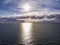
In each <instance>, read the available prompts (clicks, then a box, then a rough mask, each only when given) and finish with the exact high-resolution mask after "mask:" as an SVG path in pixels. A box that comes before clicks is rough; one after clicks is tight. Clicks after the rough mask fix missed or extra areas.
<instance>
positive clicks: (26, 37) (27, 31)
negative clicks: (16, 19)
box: [21, 23, 32, 45]
mask: <svg viewBox="0 0 60 45" xmlns="http://www.w3.org/2000/svg"><path fill="white" fill-rule="evenodd" d="M21 26H22V33H23V36H22V40H23V43H24V44H25V45H27V44H28V43H29V42H30V41H31V30H32V23H22V24H21Z"/></svg>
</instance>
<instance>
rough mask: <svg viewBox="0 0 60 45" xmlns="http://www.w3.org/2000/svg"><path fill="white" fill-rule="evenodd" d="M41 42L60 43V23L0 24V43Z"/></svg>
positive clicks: (29, 44)
mask: <svg viewBox="0 0 60 45" xmlns="http://www.w3.org/2000/svg"><path fill="white" fill-rule="evenodd" d="M40 44H42V45H58V44H60V23H4V24H3V23H1V24H0V45H40Z"/></svg>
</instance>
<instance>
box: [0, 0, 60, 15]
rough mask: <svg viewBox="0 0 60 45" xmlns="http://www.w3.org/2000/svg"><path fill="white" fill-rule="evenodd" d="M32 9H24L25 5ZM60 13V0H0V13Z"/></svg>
mask: <svg viewBox="0 0 60 45" xmlns="http://www.w3.org/2000/svg"><path fill="white" fill-rule="evenodd" d="M26 5H29V6H30V7H31V9H30V11H24V7H23V6H25V8H26V9H29V8H28V7H29V6H26ZM26 13H28V14H29V13H30V14H31V13H33V14H35V13H38V14H39V13H40V14H42V13H43V14H45V13H47V14H49V13H55V14H57V13H60V0H0V15H3V16H6V15H7V16H10V15H21V14H26Z"/></svg>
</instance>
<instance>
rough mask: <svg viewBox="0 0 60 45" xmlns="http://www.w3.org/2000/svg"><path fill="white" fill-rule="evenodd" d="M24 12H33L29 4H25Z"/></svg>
mask: <svg viewBox="0 0 60 45" xmlns="http://www.w3.org/2000/svg"><path fill="white" fill-rule="evenodd" d="M23 10H24V11H30V10H31V6H30V5H29V4H24V5H23Z"/></svg>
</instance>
